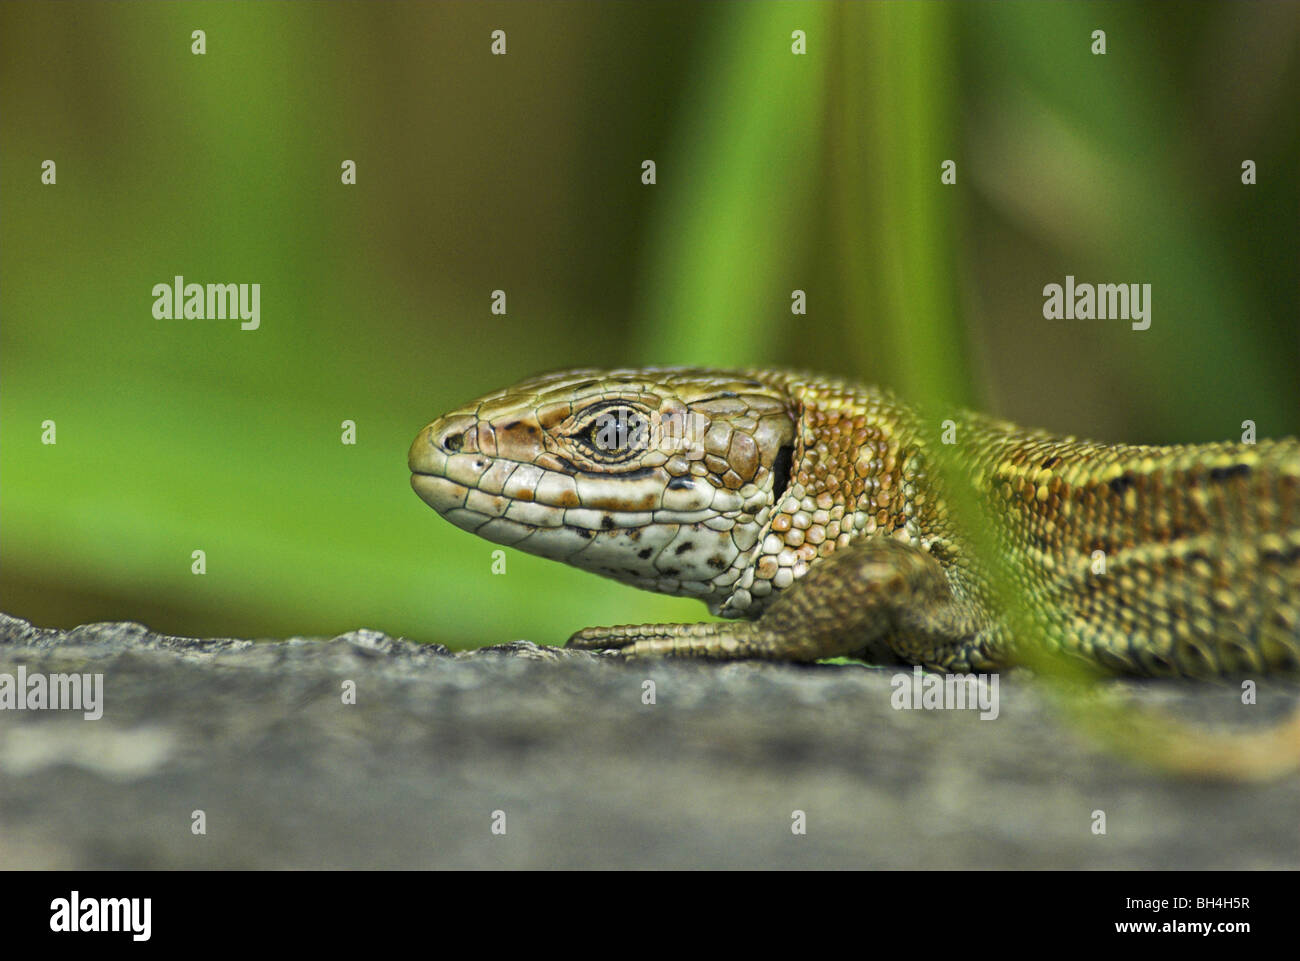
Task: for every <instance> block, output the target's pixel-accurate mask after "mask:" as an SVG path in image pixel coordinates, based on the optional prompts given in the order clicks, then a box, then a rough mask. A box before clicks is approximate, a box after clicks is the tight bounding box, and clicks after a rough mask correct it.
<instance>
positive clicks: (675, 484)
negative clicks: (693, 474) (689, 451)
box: [668, 477, 695, 491]
mask: <svg viewBox="0 0 1300 961" xmlns="http://www.w3.org/2000/svg"><path fill="white" fill-rule="evenodd" d="M668 489H669V490H670V491H689V490H695V482H694V481H693V480H691V479H690V478H689V477H674V478H673V479H672V480H670V481H669V482H668Z"/></svg>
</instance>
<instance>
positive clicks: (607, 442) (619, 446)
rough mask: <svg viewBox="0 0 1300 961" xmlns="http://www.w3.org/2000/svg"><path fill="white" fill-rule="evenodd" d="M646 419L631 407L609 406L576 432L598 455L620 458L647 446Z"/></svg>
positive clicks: (586, 445)
mask: <svg viewBox="0 0 1300 961" xmlns="http://www.w3.org/2000/svg"><path fill="white" fill-rule="evenodd" d="M647 427H648V424H647V421H646V418H645V416H644V415H643V414H641V413H640V412H639V411H636V410H633V409H632V408H630V407H607V408H606V409H604V410H602V411H601V412H600V414H598V415H597V416H596V417H595V419H593V420H592V421H591V422H590V423H589V424H588V425H587V426H586V427H585V428H583V429H582V430H581V431H580V432H579V433H578V435H577V439H578V440H579V441H580V442H581V443H582V445H583V446H584V447H586V448H587V450H588V451H589V452H590V453H591V454H593V455H595V456H596V457H600V458H604V459H611V460H617V459H622V458H624V457H628V456H631V455H632V454H633V453H635V452H636V451H638V450H644V449H645V447H646V442H647V440H648V432H647Z"/></svg>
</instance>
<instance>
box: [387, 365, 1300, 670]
mask: <svg viewBox="0 0 1300 961" xmlns="http://www.w3.org/2000/svg"><path fill="white" fill-rule="evenodd" d="M941 462H942V464H947V465H948V467H947V468H946V469H943V470H941V469H939V468H940V466H941ZM408 466H409V468H410V470H411V484H412V486H413V488H414V490H415V492H416V493H417V494H418V495H419V496H420V498H421V499H422V500H424V501H425V502H426V503H427V504H428V505H429V506H431V507H433V508H434V509H435V510H436V511H437V512H438V513H439V514H441V515H442V516H443V517H444V518H446V519H447V520H448V521H450V522H451V523H453V524H455V525H456V526H458V527H460V528H462V529H464V530H467V531H471V532H473V533H475V534H477V535H479V536H481V537H484V538H486V539H488V540H489V541H493V542H495V543H498V544H504V545H510V546H513V547H516V548H518V549H521V550H524V551H527V552H529V553H533V554H537V555H540V556H542V557H547V558H552V559H556V560H561V561H564V562H566V563H568V564H570V565H574V566H576V567H579V568H583V569H585V570H588V571H591V572H594V573H596V574H599V575H603V576H606V577H610V578H614V579H615V580H618V581H621V582H623V583H626V584H630V585H633V586H636V587H639V588H643V589H648V590H652V591H658V592H661V593H665V594H672V595H684V596H692V597H697V598H699V599H700V600H702V601H704V602H705V603H706V604H707V605H708V609H709V610H710V611H711V612H712V613H713V614H714V615H717V616H720V617H722V618H726V619H727V620H723V621H717V622H707V623H697V624H643V625H620V626H614V627H592V628H586V629H584V630H581V631H578V632H577V633H576V634H574V635H573V636H572V637H571V638H570V639H569V641H568V645H569V646H570V647H574V648H581V649H588V650H606V651H610V650H612V651H616V652H618V653H620V654H623V655H629V656H634V657H635V656H675V657H701V658H712V659H720V660H727V659H768V660H778V661H794V662H810V661H817V660H822V659H829V658H836V657H849V658H858V659H862V660H866V661H869V662H872V663H877V664H885V663H904V664H915V665H921V666H923V667H926V668H929V669H933V670H940V671H946V672H954V673H960V672H970V671H976V670H979V671H983V670H996V669H1000V668H1002V667H1006V666H1010V665H1014V664H1016V663H1023V662H1024V661H1025V660H1026V659H1027V657H1026V655H1027V653H1028V652H1029V651H1030V650H1031V648H1030V645H1042V646H1043V648H1046V649H1050V650H1052V651H1056V652H1060V653H1063V654H1065V655H1067V656H1068V657H1070V658H1073V659H1075V660H1076V661H1077V662H1079V663H1081V664H1086V665H1091V666H1093V667H1095V668H1097V669H1100V670H1103V671H1105V672H1109V673H1120V674H1130V675H1143V676H1186V677H1214V676H1229V675H1241V674H1245V673H1254V672H1269V671H1273V672H1295V671H1298V670H1300V441H1297V440H1296V439H1295V438H1284V439H1278V440H1260V441H1259V442H1257V443H1230V442H1224V443H1210V444H1197V445H1177V446H1163V447H1162V446H1138V445H1124V444H1107V443H1097V442H1090V441H1080V440H1076V439H1075V438H1073V437H1067V436H1058V435H1054V434H1052V433H1049V432H1046V431H1042V430H1028V429H1023V428H1021V427H1018V426H1016V425H1014V424H1011V423H1008V422H1005V421H1001V420H998V419H996V418H993V417H990V416H987V415H983V414H979V413H974V412H965V411H963V412H954V413H953V414H952V415H951V417H949V418H945V419H943V420H940V419H939V418H938V417H937V416H934V415H932V414H929V413H926V412H923V411H922V410H921V409H919V408H918V407H916V406H913V405H910V404H908V403H905V402H903V401H902V400H900V399H898V398H897V397H896V396H895V395H894V394H893V393H892V392H890V391H888V390H886V389H883V388H878V387H871V386H865V385H860V384H856V383H853V382H850V381H846V380H841V379H836V378H832V377H825V376H821V375H817V374H811V373H804V372H798V371H787V370H768V369H741V370H716V369H712V368H693V367H644V368H628V369H618V370H600V369H591V368H582V369H574V370H567V371H561V372H557V373H551V374H544V375H541V376H538V377H534V378H532V379H529V380H525V381H523V382H522V383H520V384H517V385H516V386H514V387H510V388H507V389H504V390H499V391H496V392H495V393H491V394H488V395H486V396H484V397H482V398H480V399H478V400H475V401H473V402H471V403H469V404H466V405H464V406H462V407H459V408H457V409H455V410H453V411H451V412H449V413H447V414H446V415H444V416H442V417H440V418H438V419H437V420H435V421H433V422H432V423H431V424H429V425H428V426H426V427H425V428H424V429H422V430H421V431H420V432H419V434H418V435H417V436H416V438H415V441H414V443H413V444H412V445H411V448H410V452H409V456H408ZM954 484H961V485H963V490H962V491H961V492H960V494H961V497H957V496H956V495H955V494H954V491H953V485H954ZM963 503H964V504H968V505H973V506H974V507H975V510H974V511H966V512H963V511H959V510H956V509H955V505H957V504H963ZM972 525H978V527H973V526H972ZM977 534H978V536H976V535H977ZM989 547H991V548H992V549H993V550H995V551H997V552H998V554H999V558H998V561H999V563H1001V564H1003V565H1004V566H1003V567H1002V568H1001V569H1002V570H1003V571H1005V572H1006V574H1007V579H1008V581H1009V587H1010V589H1011V590H1012V591H1014V593H1015V596H1016V598H1017V601H1016V603H1017V605H1018V609H1019V610H1020V612H1021V613H1022V615H1023V616H1021V617H1019V618H1011V617H1009V616H1008V612H1007V610H1006V609H1005V603H1002V602H1005V599H1006V596H1005V594H1003V593H999V591H998V590H997V589H996V587H997V585H996V583H995V570H994V568H993V566H992V565H991V564H990V563H989V562H988V561H989V559H988V557H987V552H986V550H985V551H984V552H982V551H981V548H984V549H987V548H989ZM1013 623H1014V629H1013Z"/></svg>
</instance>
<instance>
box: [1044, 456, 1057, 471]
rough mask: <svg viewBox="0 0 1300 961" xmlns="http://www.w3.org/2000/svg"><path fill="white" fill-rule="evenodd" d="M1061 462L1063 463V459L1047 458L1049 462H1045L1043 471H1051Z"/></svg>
mask: <svg viewBox="0 0 1300 961" xmlns="http://www.w3.org/2000/svg"><path fill="white" fill-rule="evenodd" d="M1060 462H1061V458H1059V457H1049V458H1047V460H1045V461H1043V464H1042V469H1043V470H1051V469H1052V468H1053V467H1055V466H1056V465H1057V464H1059V463H1060Z"/></svg>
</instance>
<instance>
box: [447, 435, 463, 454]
mask: <svg viewBox="0 0 1300 961" xmlns="http://www.w3.org/2000/svg"><path fill="white" fill-rule="evenodd" d="M464 446H465V435H464V434H448V435H447V436H446V437H444V438H443V439H442V449H443V450H445V451H447V452H448V453H452V454H454V453H456V452H457V451H458V450H460V449H461V448H462V447H464Z"/></svg>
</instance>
